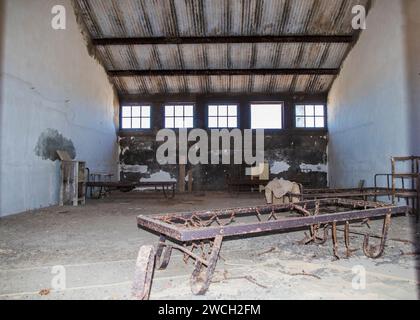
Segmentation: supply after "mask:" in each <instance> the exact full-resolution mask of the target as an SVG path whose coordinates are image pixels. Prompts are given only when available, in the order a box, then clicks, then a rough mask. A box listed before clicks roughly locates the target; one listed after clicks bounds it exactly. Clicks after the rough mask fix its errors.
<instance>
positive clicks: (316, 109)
mask: <svg viewBox="0 0 420 320" xmlns="http://www.w3.org/2000/svg"><path fill="white" fill-rule="evenodd" d="M296 128H325V107H324V105H311V104H310V105H297V106H296Z"/></svg>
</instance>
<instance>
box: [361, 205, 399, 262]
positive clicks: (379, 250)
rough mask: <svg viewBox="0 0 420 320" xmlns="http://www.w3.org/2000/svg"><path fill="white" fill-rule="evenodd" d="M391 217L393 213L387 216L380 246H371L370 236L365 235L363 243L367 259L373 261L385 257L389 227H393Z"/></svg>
mask: <svg viewBox="0 0 420 320" xmlns="http://www.w3.org/2000/svg"><path fill="white" fill-rule="evenodd" d="M391 215H392V213H391V212H390V213H388V214H387V215H386V216H385V219H384V225H383V228H382V238H381V242H380V244H379V246H370V245H369V235H365V239H364V241H363V252H364V254H365V255H366V256H367V257H369V258H371V259H378V258H380V257H381V256H382V255H383V253H384V250H385V243H386V240H387V237H388V231H389V226H390V225H391Z"/></svg>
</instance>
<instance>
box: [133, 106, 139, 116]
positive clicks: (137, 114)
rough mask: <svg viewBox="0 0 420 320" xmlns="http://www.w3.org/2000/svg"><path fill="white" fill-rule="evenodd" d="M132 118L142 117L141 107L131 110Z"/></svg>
mask: <svg viewBox="0 0 420 320" xmlns="http://www.w3.org/2000/svg"><path fill="white" fill-rule="evenodd" d="M131 116H132V117H140V107H139V106H133V107H132V108H131Z"/></svg>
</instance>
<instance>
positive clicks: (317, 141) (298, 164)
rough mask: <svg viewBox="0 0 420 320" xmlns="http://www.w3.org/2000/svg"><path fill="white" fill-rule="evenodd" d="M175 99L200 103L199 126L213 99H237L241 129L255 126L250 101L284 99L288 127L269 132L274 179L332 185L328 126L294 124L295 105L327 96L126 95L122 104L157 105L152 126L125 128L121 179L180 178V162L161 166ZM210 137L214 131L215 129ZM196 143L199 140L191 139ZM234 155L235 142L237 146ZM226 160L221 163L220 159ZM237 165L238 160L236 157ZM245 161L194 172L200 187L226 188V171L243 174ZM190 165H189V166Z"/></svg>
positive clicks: (268, 149) (322, 100)
mask: <svg viewBox="0 0 420 320" xmlns="http://www.w3.org/2000/svg"><path fill="white" fill-rule="evenodd" d="M168 101H171V102H176V101H179V102H185V101H187V102H189V103H194V105H195V110H196V111H195V127H196V128H203V129H206V128H207V115H206V110H207V106H208V104H211V103H217V102H218V103H234V104H238V106H239V126H238V127H239V128H240V129H247V128H250V123H251V120H250V112H249V105H250V103H251V102H252V101H282V102H283V103H284V109H283V110H284V113H283V118H284V121H283V122H284V123H283V125H284V126H283V130H280V131H279V130H266V131H265V142H264V147H265V159H266V160H267V161H268V162H269V164H270V172H271V178H274V177H279V178H280V177H282V178H285V179H289V180H292V181H297V182H300V183H302V184H304V185H305V186H306V187H315V188H322V187H326V186H327V144H328V133H327V129H318V130H308V129H296V128H294V117H295V113H294V109H295V104H299V103H308V104H309V103H311V104H316V103H319V104H324V105H325V103H326V95H325V94H321V95H309V94H308V95H302V94H300V95H299V94H296V95H288V94H278V95H272V96H249V95H242V96H235V95H210V96H208V95H198V96H188V97H180V96H176V97H157V98H156V97H155V98H153V97H149V98H146V97H131V98H127V99H124V98H123V99H122V102H121V103H122V105H124V104H127V105H132V104H134V105H135V104H149V105H151V106H152V130H140V131H137V132H130V131H126V130H121V131H120V149H121V152H120V164H121V175H120V178H121V180H130V181H139V180H142V181H147V180H149V179H155V180H156V179H165V180H167V179H177V178H178V167H177V166H176V165H172V166H170V165H165V166H161V165H159V163H157V161H156V150H157V149H158V147H159V145H160V144H161V143H160V142H156V134H157V131H158V130H159V129H162V128H163V127H164V105H165V103H168ZM209 136H210V133H209ZM190 144H191V145H193V144H194V142H191V143H190ZM230 152H231V155H232V154H233V144H231V150H230ZM220 163H221V161H220ZM232 163H233V161H232ZM246 167H247V166H246V165H245V163H244V164H243V165H233V164H232V165H222V164H218V165H211V164H208V165H199V166H194V167H193V168H191V169H192V170H193V179H194V185H193V189H194V190H195V191H198V190H200V191H203V190H209V191H210V190H217V191H220V190H226V189H227V185H226V175H227V174H229V175H231V176H232V177H236V178H243V177H244V175H245V168H246ZM188 169H189V168H187V170H188Z"/></svg>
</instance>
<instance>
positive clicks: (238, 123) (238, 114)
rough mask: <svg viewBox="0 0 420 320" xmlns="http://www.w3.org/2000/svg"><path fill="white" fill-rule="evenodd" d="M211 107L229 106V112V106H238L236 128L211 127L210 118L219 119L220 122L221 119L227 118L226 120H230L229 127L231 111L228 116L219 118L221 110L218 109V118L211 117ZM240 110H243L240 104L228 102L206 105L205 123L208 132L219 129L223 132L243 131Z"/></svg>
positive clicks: (208, 103)
mask: <svg viewBox="0 0 420 320" xmlns="http://www.w3.org/2000/svg"><path fill="white" fill-rule="evenodd" d="M210 106H217V107H219V106H228V110H229V106H236V127H229V126H226V127H220V126H217V127H210V123H209V120H210V117H213V118H217V119H218V120H219V117H226V119H228V125H229V111H228V114H227V115H226V116H219V108H218V111H217V113H218V114H217V116H216V117H215V116H210V114H209V111H210V110H209V109H210ZM240 109H241V105H240V103H239V102H226V101H224V102H207V103H206V110H205V115H204V116H205V120H206V121H205V124H206V128H207V129H208V130H217V129H219V130H223V129H228V130H233V129H241V120H240ZM218 123H219V122H218Z"/></svg>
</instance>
